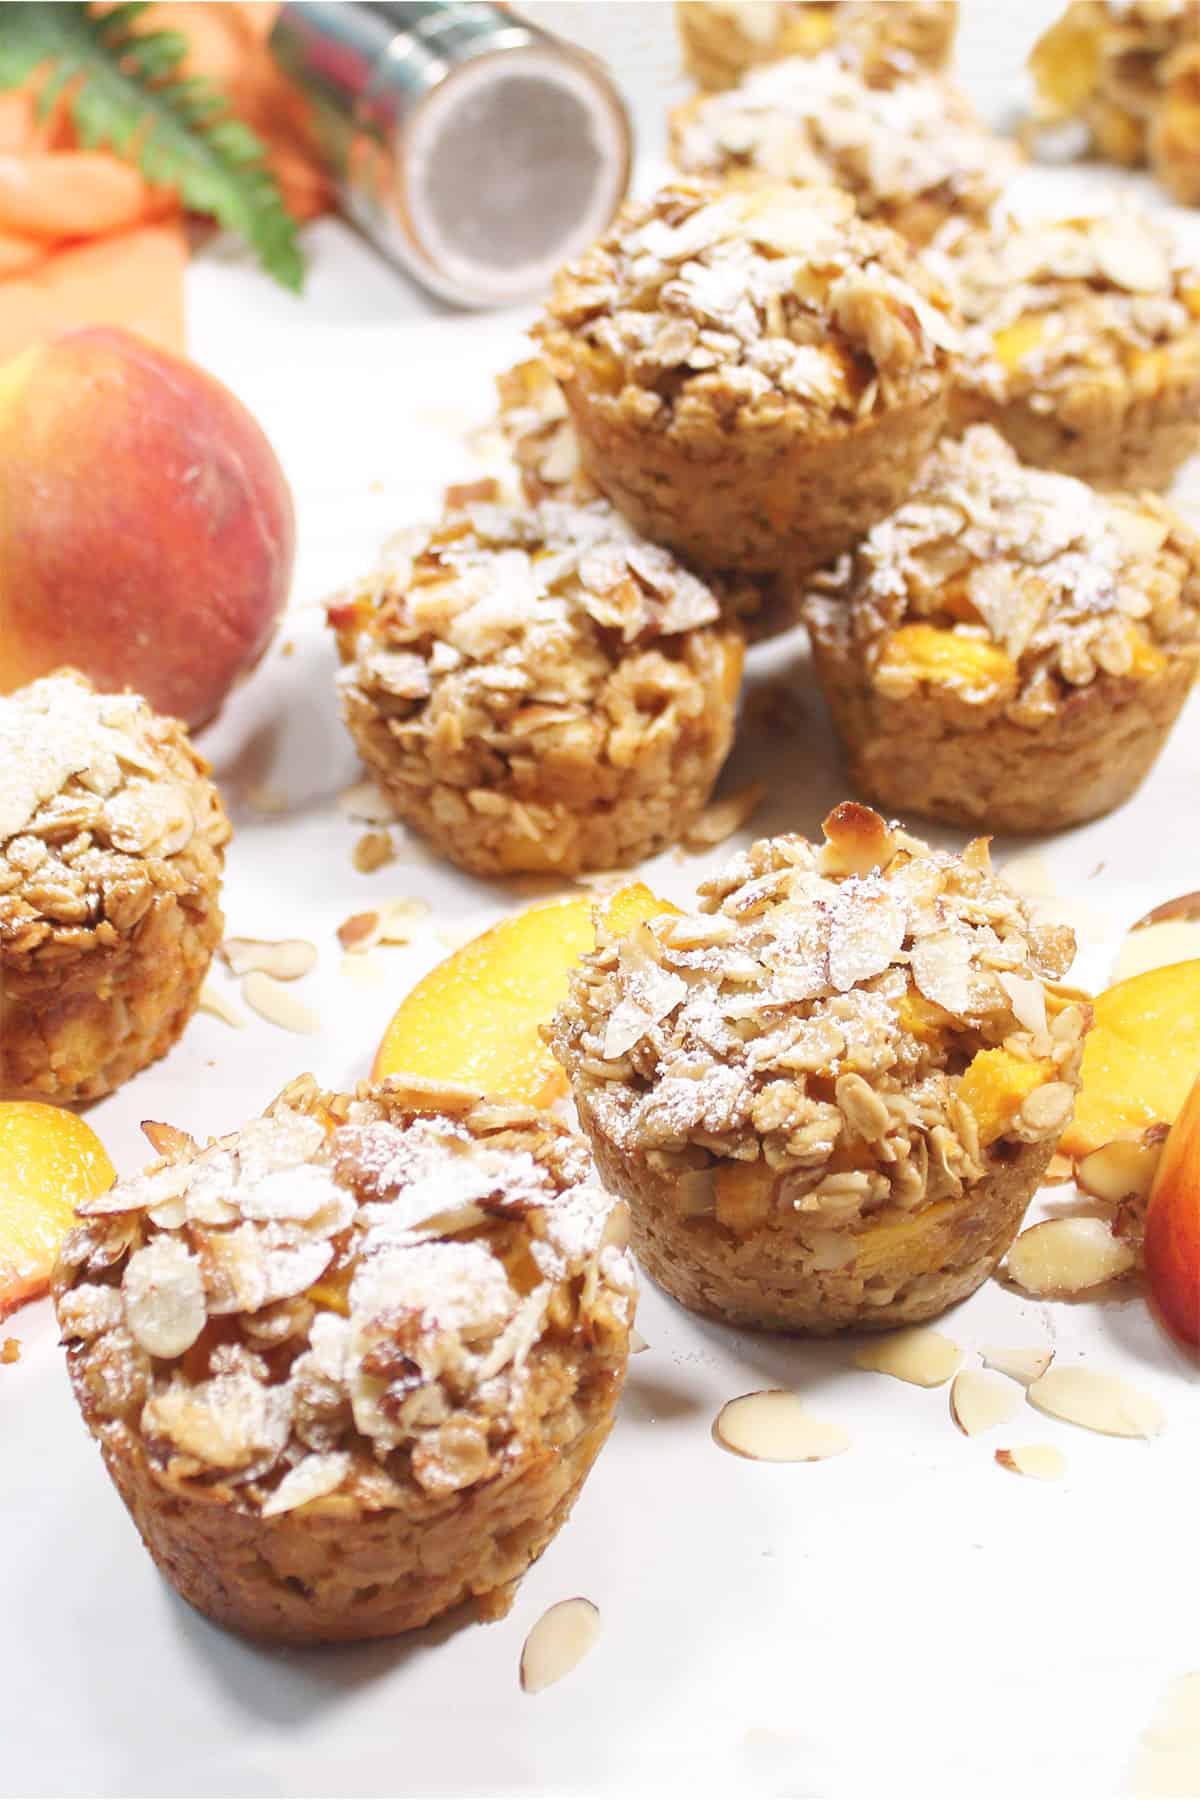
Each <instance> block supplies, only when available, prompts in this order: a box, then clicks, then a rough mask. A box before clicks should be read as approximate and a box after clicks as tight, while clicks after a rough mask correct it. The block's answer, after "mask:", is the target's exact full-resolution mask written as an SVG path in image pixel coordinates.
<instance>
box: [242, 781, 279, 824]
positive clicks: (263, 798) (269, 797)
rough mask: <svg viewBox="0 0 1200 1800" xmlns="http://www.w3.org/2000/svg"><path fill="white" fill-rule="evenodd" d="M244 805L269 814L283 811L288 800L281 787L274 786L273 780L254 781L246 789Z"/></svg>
mask: <svg viewBox="0 0 1200 1800" xmlns="http://www.w3.org/2000/svg"><path fill="white" fill-rule="evenodd" d="M246 805H247V806H248V807H250V808H251V810H252V811H254V812H258V813H266V814H267V815H268V816H271V815H278V814H279V813H285V812H286V811H287V810H288V805H289V802H288V797H287V795H286V794H285V793H284V791H283V789H282V788H280V787H276V786H275V784H274V782H272V781H256V782H254V783H252V785H251V786H250V787H248V788H247V789H246Z"/></svg>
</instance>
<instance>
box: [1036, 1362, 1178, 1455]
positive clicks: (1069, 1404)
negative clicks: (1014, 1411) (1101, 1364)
mask: <svg viewBox="0 0 1200 1800" xmlns="http://www.w3.org/2000/svg"><path fill="white" fill-rule="evenodd" d="M1029 1403H1030V1405H1031V1406H1036V1407H1037V1409H1038V1411H1039V1412H1043V1413H1046V1414H1048V1415H1049V1417H1050V1418H1052V1419H1063V1420H1065V1421H1066V1423H1067V1424H1068V1425H1081V1426H1082V1427H1083V1429H1084V1430H1085V1431H1099V1432H1103V1433H1104V1434H1105V1436H1107V1437H1128V1438H1152V1437H1157V1436H1158V1435H1159V1433H1160V1432H1161V1431H1163V1430H1164V1429H1165V1428H1166V1423H1167V1420H1166V1415H1165V1413H1164V1412H1163V1410H1162V1408H1161V1406H1160V1405H1159V1404H1158V1401H1157V1400H1155V1399H1153V1398H1152V1397H1151V1395H1149V1394H1143V1393H1142V1391H1141V1390H1140V1388H1135V1387H1131V1386H1130V1384H1129V1383H1128V1382H1127V1381H1122V1380H1121V1379H1120V1377H1119V1376H1116V1375H1102V1374H1100V1373H1099V1372H1098V1371H1097V1370H1095V1369H1063V1368H1057V1369H1051V1370H1049V1371H1048V1373H1047V1374H1045V1375H1043V1376H1042V1377H1041V1378H1040V1380H1038V1381H1035V1382H1034V1383H1033V1384H1032V1386H1031V1387H1030V1388H1029Z"/></svg>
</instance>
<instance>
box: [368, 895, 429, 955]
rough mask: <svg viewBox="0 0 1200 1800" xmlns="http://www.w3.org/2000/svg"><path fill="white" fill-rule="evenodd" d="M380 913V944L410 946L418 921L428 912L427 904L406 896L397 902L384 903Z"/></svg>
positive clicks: (424, 901) (426, 901)
mask: <svg viewBox="0 0 1200 1800" xmlns="http://www.w3.org/2000/svg"><path fill="white" fill-rule="evenodd" d="M380 912H381V919H380V925H379V941H380V943H381V944H411V943H412V941H413V936H414V928H415V926H416V923H417V921H418V919H423V918H425V917H426V915H427V914H428V912H429V902H428V900H418V899H415V898H413V897H411V896H409V895H407V894H406V895H403V896H402V897H401V898H400V899H399V900H388V901H387V902H385V904H384V905H383V906H382V907H381V908H380Z"/></svg>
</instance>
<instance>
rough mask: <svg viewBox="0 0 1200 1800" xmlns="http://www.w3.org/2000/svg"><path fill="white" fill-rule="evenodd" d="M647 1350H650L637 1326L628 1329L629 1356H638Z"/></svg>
mask: <svg viewBox="0 0 1200 1800" xmlns="http://www.w3.org/2000/svg"><path fill="white" fill-rule="evenodd" d="M649 1348H650V1346H649V1344H648V1343H647V1342H646V1340H645V1338H644V1337H643V1336H642V1334H641V1332H640V1331H639V1330H638V1328H637V1326H636V1325H634V1326H633V1327H632V1328H631V1329H630V1333H629V1354H630V1356H640V1355H641V1353H642V1351H643V1350H648V1349H649Z"/></svg>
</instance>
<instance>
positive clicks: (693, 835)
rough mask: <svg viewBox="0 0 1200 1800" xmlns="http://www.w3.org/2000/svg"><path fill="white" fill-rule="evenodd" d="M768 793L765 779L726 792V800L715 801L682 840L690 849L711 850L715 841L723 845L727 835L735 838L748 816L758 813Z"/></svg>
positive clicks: (689, 828) (706, 808)
mask: <svg viewBox="0 0 1200 1800" xmlns="http://www.w3.org/2000/svg"><path fill="white" fill-rule="evenodd" d="M766 793H767V784H766V782H765V781H752V782H750V783H749V784H748V785H747V786H746V787H744V788H739V789H738V791H737V793H736V794H727V795H726V796H725V798H724V799H723V800H714V801H713V804H712V805H711V806H706V807H705V809H704V811H703V812H702V813H701V814H700V816H699V817H698V818H697V819H695V820H693V822H692V824H691V825H690V826H689V827H688V829H687V831H685V832H684V834H683V841H684V843H685V845H686V846H687V848H688V849H689V850H711V849H712V847H713V846H714V845H715V844H723V843H724V842H725V840H726V838H730V837H732V836H733V834H734V832H735V831H740V830H741V829H742V826H743V825H744V824H745V823H746V821H747V819H749V818H750V817H751V815H752V814H753V813H755V812H757V810H758V808H759V807H760V806H761V805H762V803H763V800H764V799H765V798H766Z"/></svg>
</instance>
